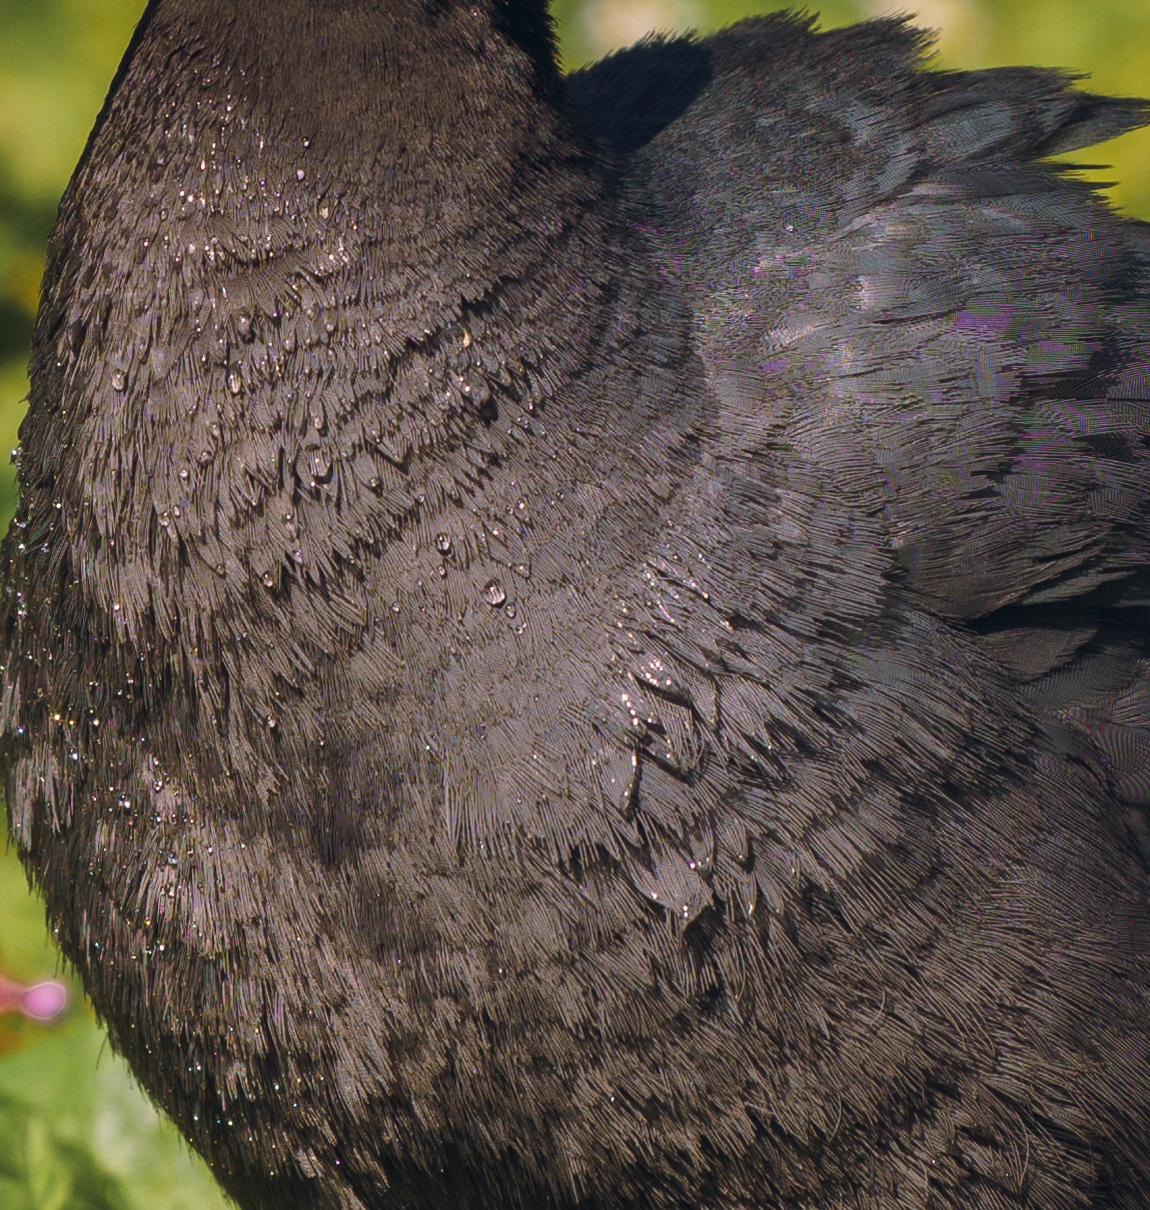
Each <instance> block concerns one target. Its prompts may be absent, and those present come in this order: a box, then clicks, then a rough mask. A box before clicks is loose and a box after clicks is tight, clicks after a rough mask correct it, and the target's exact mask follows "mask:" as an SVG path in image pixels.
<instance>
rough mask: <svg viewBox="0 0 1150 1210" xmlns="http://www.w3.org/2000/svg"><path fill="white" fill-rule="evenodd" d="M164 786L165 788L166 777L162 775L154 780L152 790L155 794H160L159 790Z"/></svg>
mask: <svg viewBox="0 0 1150 1210" xmlns="http://www.w3.org/2000/svg"><path fill="white" fill-rule="evenodd" d="M163 788H164V779H163V778H162V777H157V778H155V780H154V781H153V782H152V792H153V793H155V794H159V792H160V791H161V790H162V789H163Z"/></svg>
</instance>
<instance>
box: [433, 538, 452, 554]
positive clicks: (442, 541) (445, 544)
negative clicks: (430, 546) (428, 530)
mask: <svg viewBox="0 0 1150 1210" xmlns="http://www.w3.org/2000/svg"><path fill="white" fill-rule="evenodd" d="M435 549H436V550H437V551H439V553H440V554H441V555H446V554H449V553H450V552H451V535H450V534H436V535H435Z"/></svg>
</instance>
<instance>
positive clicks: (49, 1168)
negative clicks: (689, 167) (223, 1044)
mask: <svg viewBox="0 0 1150 1210" xmlns="http://www.w3.org/2000/svg"><path fill="white" fill-rule="evenodd" d="M142 7H143V0H0V452H5V451H7V450H8V449H11V448H12V447H13V446H15V444H16V441H17V435H16V430H17V426H18V424H19V420H20V416H21V415H22V413H23V406H24V405H23V401H24V398H25V396H26V393H27V378H26V375H25V360H26V356H27V349H28V345H29V341H30V338H31V331H32V315H33V313H34V310H35V306H36V295H37V291H38V288H39V280H40V274H41V271H42V267H43V248H44V244H45V241H46V240H47V236H48V231H49V228H50V226H51V223H52V218H53V215H54V213H55V208H56V202H57V199H58V197H59V195H60V192H61V190H62V189H63V187H64V185H65V183H66V181H67V178H68V174H69V172H70V171H71V167H72V165H73V164H74V163H75V161H76V159H77V158H78V156H79V154H80V152H81V150H82V148H83V145H84V140H85V138H86V136H87V132H88V130H89V128H90V127H91V124H92V121H93V119H94V118H95V115H96V113H97V111H98V110H99V107H100V104H101V102H102V100H103V96H104V91H105V89H106V88H107V85H108V82H109V81H110V80H111V78H112V74H113V72H114V71H115V67H116V63H117V61H118V59H119V56H120V55H121V54H122V52H123V48H124V46H125V45H126V44H127V41H128V38H129V36H130V34H131V30H132V27H133V25H134V23H135V21H136V19H137V18H138V16H139V13H140V11H141V10H142ZM780 7H784V6H783V5H780V4H774V3H769V2H767V0H758V2H755V0H558V2H557V3H556V5H555V8H556V13H557V16H558V19H559V25H560V33H561V37H562V45H563V53H564V59H565V62H566V63H567V65H568V66H577V65H578V64H580V63H582V62H586V61H587V60H588V59H590V58H594V57H597V56H598V55H600V54H602V53H604V52H605V51H606V50H608V49H609V48H610V47H611V46H612V45H617V44H619V43H620V42H626V41H630V40H632V39H633V38H635V37H637V36H638V35H639V34H640V33H641V32H642V31H643V30H645V29H649V28H654V29H671V28H689V27H697V28H699V29H701V30H709V29H714V28H717V27H719V26H722V25H725V24H727V23H729V22H731V21H734V20H737V19H738V18H740V17H742V16H745V15H748V14H750V13H761V12H766V11H769V10H771V9H775V8H780ZM791 7H799V5H798V4H796V5H792V6H791ZM809 7H810V8H811V9H812V10H814V11H819V12H821V14H822V20H823V23H824V24H826V25H839V24H844V23H847V22H850V21H856V20H860V19H863V18H866V17H870V16H874V15H876V14H878V13H880V12H882V11H884V10H885V9H887V8H888V7H889V9H892V10H894V11H903V12H905V11H914V10H916V9H917V10H918V11H919V13H920V14H921V18H920V24H922V25H924V26H927V27H936V28H938V29H939V30H940V41H939V52H940V54H939V64H940V65H941V66H944V67H981V66H994V65H1000V64H1006V63H1038V64H1044V65H1047V66H1054V67H1069V68H1074V69H1075V70H1078V71H1083V72H1091V73H1093V74H1092V77H1091V79H1090V81H1089V85H1090V87H1092V88H1094V89H1096V90H1098V91H1102V92H1113V93H1118V94H1127V95H1137V94H1138V93H1140V92H1143V93H1144V92H1147V91H1150V0H1094V2H1093V3H1092V4H1090V5H1084V4H1082V3H1081V0H917V3H916V0H891V3H890V4H889V6H888V5H887V4H885V3H884V0H827V2H826V3H823V4H821V5H820V4H818V3H817V2H815V0H812V3H811V4H810V5H809ZM1088 158H1089V159H1090V160H1091V162H1094V163H1105V164H1110V165H1113V167H1112V168H1108V169H1106V170H1103V171H1101V172H1094V173H1092V174H1091V175H1092V177H1093V178H1094V179H1098V180H1117V181H1120V182H1121V184H1120V186H1119V187H1118V188H1116V189H1114V190H1112V191H1110V192H1111V196H1112V197H1113V198H1114V200H1115V201H1116V202H1117V203H1118V204H1119V205H1122V206H1124V207H1125V208H1127V209H1128V210H1130V211H1132V212H1133V213H1136V214H1139V215H1142V216H1143V217H1146V218H1150V133H1147V132H1138V133H1135V134H1131V135H1126V136H1125V137H1124V138H1122V139H1118V140H1115V141H1114V142H1112V143H1109V144H1106V145H1105V146H1103V147H1101V148H1098V149H1096V150H1095V149H1092V150H1091V151H1090V152H1089V153H1088ZM14 505H15V480H14V476H13V473H12V471H11V468H10V467H8V466H7V464H6V458H5V457H0V522H2V523H3V524H4V525H6V524H7V518H8V517H9V516H10V515H11V512H12V509H13V507H14ZM57 965H58V960H57V959H56V957H55V955H54V951H53V950H52V948H51V947H50V945H49V944H48V940H47V936H46V930H45V928H44V923H43V911H42V909H41V908H40V906H39V904H38V903H37V901H36V900H35V899H33V898H32V897H31V896H30V895H29V894H28V891H27V887H26V885H25V883H24V878H23V874H22V873H21V871H20V869H19V866H18V864H17V862H16V859H15V857H14V855H12V854H8V855H7V856H5V857H3V858H0V969H3V970H4V971H5V973H7V974H9V975H12V976H14V977H18V978H23V979H25V980H27V981H32V980H35V979H40V978H46V977H48V976H50V975H51V974H52V973H53V971H54V970H55V968H56V966H57ZM72 990H73V1004H74V1007H73V1009H72V1010H71V1012H70V1014H69V1015H68V1017H66V1018H65V1020H64V1021H63V1022H61V1023H60V1024H58V1025H56V1026H54V1027H51V1028H44V1027H42V1026H36V1025H33V1024H32V1023H30V1022H25V1021H22V1020H15V1021H14V1020H12V1019H3V1018H0V1207H3V1208H4V1210H25V1208H27V1210H219V1208H221V1207H223V1206H224V1204H225V1203H224V1201H223V1199H222V1197H221V1195H220V1194H219V1193H218V1191H217V1190H216V1188H215V1186H214V1184H213V1183H212V1181H211V1178H210V1176H209V1175H208V1172H207V1169H206V1168H205V1166H204V1165H203V1164H202V1163H201V1162H200V1161H199V1160H198V1159H194V1158H193V1157H191V1156H190V1155H189V1154H188V1151H187V1149H186V1147H185V1146H184V1144H183V1142H182V1140H181V1139H180V1138H179V1136H178V1134H177V1133H176V1131H175V1129H174V1128H173V1127H172V1126H171V1125H170V1124H168V1123H166V1122H162V1121H161V1120H160V1118H159V1116H158V1115H157V1114H156V1112H155V1111H154V1110H153V1109H152V1108H151V1106H150V1105H149V1104H148V1102H147V1101H146V1100H145V1098H144V1097H143V1095H142V1094H141V1093H140V1092H139V1090H138V1089H137V1088H136V1086H135V1084H134V1082H133V1080H132V1077H131V1075H130V1074H129V1073H128V1071H127V1069H126V1068H125V1066H124V1064H123V1063H122V1062H121V1061H120V1060H119V1059H118V1058H116V1057H115V1056H113V1055H111V1054H110V1053H109V1052H108V1051H107V1047H106V1044H105V1042H104V1040H103V1034H102V1032H101V1030H100V1029H99V1027H98V1025H97V1024H96V1022H95V1020H94V1018H93V1017H92V1014H91V1012H90V1011H89V1010H87V1009H85V1008H84V1007H83V1000H82V994H81V992H80V989H79V987H78V986H73V989H72ZM101 1052H103V1053H101Z"/></svg>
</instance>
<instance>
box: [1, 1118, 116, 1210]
mask: <svg viewBox="0 0 1150 1210" xmlns="http://www.w3.org/2000/svg"><path fill="white" fill-rule="evenodd" d="M0 1205H3V1206H5V1207H7V1210H130V1207H129V1205H128V1202H127V1201H126V1200H125V1198H124V1194H123V1191H122V1190H121V1189H120V1187H119V1185H118V1184H117V1182H116V1181H115V1180H113V1179H112V1178H111V1177H110V1176H108V1174H107V1173H106V1172H104V1171H102V1170H101V1169H100V1168H99V1167H98V1166H97V1164H96V1163H95V1162H94V1160H93V1159H92V1157H91V1155H90V1154H89V1153H88V1152H87V1151H86V1150H84V1148H82V1147H77V1146H76V1145H75V1144H74V1143H69V1142H68V1141H67V1140H66V1139H61V1138H60V1137H59V1136H58V1135H56V1134H55V1132H54V1131H53V1130H52V1127H51V1126H50V1125H49V1121H48V1117H47V1115H46V1114H45V1113H43V1112H42V1111H40V1110H38V1109H36V1108H34V1107H33V1106H31V1105H26V1104H23V1103H22V1102H20V1101H17V1100H14V1099H12V1098H9V1097H6V1096H3V1095H2V1094H0Z"/></svg>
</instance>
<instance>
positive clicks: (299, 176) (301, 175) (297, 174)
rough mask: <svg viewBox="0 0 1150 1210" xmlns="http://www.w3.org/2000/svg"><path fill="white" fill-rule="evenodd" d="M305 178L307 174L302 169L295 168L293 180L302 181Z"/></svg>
mask: <svg viewBox="0 0 1150 1210" xmlns="http://www.w3.org/2000/svg"><path fill="white" fill-rule="evenodd" d="M306 176H307V173H306V172H304V170H303V169H302V168H297V169H296V170H295V179H296V180H297V181H302V180H303V179H304V177H306Z"/></svg>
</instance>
